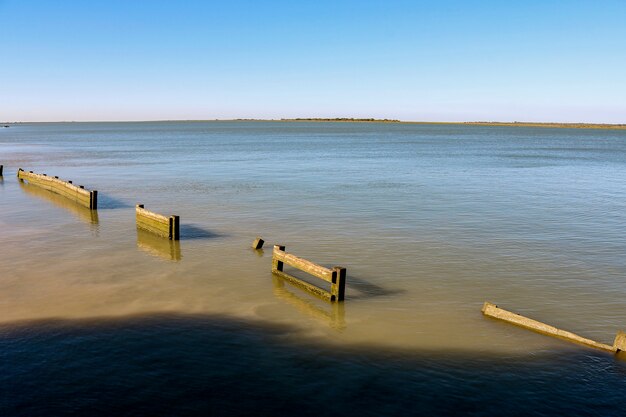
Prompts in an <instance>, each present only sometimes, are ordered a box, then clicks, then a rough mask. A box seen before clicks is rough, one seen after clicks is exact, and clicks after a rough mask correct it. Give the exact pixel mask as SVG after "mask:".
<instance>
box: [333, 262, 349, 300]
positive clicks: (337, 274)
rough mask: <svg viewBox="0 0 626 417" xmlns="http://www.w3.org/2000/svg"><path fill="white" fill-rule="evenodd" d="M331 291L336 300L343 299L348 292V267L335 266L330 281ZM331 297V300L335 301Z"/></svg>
mask: <svg viewBox="0 0 626 417" xmlns="http://www.w3.org/2000/svg"><path fill="white" fill-rule="evenodd" d="M330 293H331V294H332V296H333V297H335V300H336V301H343V300H344V298H345V293H346V268H344V267H341V266H336V267H334V268H333V277H332V282H331V283H330ZM335 300H333V299H332V298H331V301H335Z"/></svg>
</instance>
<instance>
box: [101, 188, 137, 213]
mask: <svg viewBox="0 0 626 417" xmlns="http://www.w3.org/2000/svg"><path fill="white" fill-rule="evenodd" d="M131 207H135V206H134V205H132V204H129V203H127V202H125V201H123V200H119V199H117V198H115V197H111V196H110V195H108V194H104V193H101V192H98V209H100V210H115V209H123V208H131Z"/></svg>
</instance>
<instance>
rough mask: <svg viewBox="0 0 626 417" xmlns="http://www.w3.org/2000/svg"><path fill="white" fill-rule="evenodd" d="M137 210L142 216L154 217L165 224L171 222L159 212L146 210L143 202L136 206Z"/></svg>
mask: <svg viewBox="0 0 626 417" xmlns="http://www.w3.org/2000/svg"><path fill="white" fill-rule="evenodd" d="M135 211H136V213H137V215H138V216H142V217H146V218H149V219H153V220H155V221H159V222H162V223H163V224H168V222H169V218H168V217H166V216H164V215H162V214H157V213H154V212H152V211H149V210H146V209H145V208H143V204H138V205H137V206H136V207H135Z"/></svg>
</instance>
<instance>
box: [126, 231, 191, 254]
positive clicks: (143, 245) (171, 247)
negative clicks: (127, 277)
mask: <svg viewBox="0 0 626 417" xmlns="http://www.w3.org/2000/svg"><path fill="white" fill-rule="evenodd" d="M137 247H138V248H139V249H140V250H142V251H144V252H146V253H148V254H150V255H152V256H156V257H157V258H162V259H166V260H169V261H180V260H181V259H182V257H183V255H182V254H181V250H180V241H179V240H170V239H167V238H164V237H161V236H157V235H155V234H153V233H150V232H148V231H145V230H142V229H137Z"/></svg>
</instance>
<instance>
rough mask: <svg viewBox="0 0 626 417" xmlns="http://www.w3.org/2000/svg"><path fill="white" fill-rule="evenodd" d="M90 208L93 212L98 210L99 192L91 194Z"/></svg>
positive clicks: (94, 191)
mask: <svg viewBox="0 0 626 417" xmlns="http://www.w3.org/2000/svg"><path fill="white" fill-rule="evenodd" d="M89 208H90V209H92V210H97V209H98V191H96V190H93V191H90V192H89Z"/></svg>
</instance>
